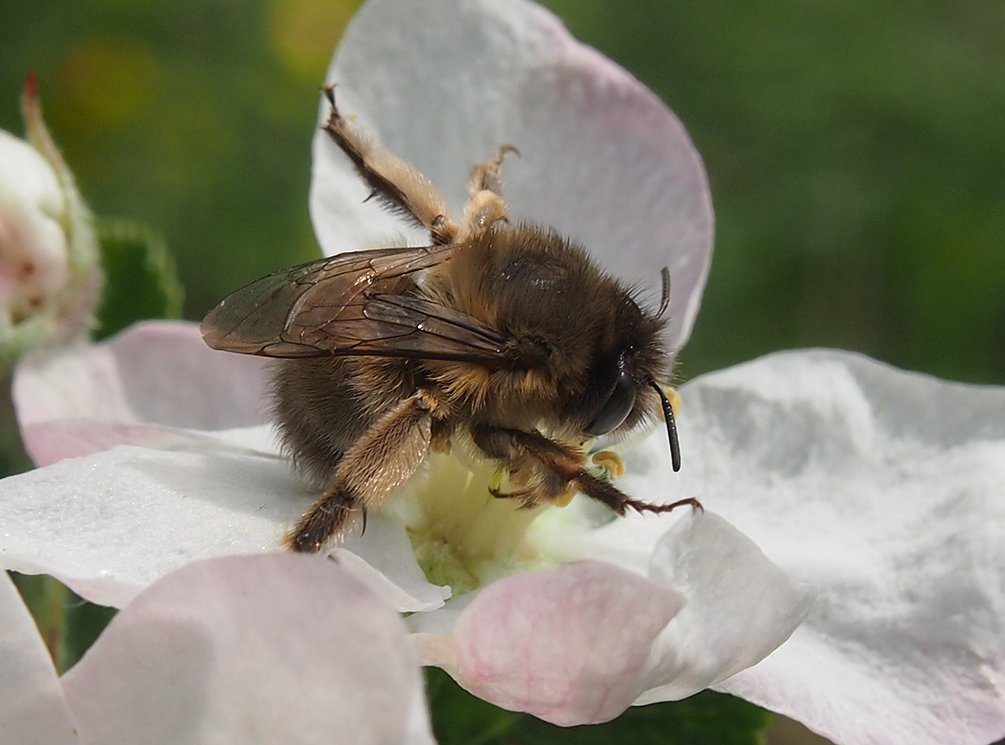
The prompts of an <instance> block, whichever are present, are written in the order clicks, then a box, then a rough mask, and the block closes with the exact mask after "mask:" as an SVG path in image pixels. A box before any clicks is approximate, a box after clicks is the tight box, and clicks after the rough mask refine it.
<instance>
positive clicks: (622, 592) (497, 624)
mask: <svg viewBox="0 0 1005 745" xmlns="http://www.w3.org/2000/svg"><path fill="white" fill-rule="evenodd" d="M683 604H684V598H683V597H682V596H681V595H680V594H679V593H677V592H675V591H674V590H671V589H669V588H667V587H662V586H660V585H657V584H655V583H653V582H650V581H649V580H646V579H644V578H643V577H640V576H638V575H636V574H632V573H630V572H626V571H624V570H621V569H618V568H617V567H614V566H611V565H609V564H604V563H601V562H582V563H578V564H569V565H566V566H563V567H560V568H558V569H551V570H546V571H541V572H531V573H527V574H518V575H514V576H511V577H508V578H506V579H503V580H500V581H498V582H494V583H492V584H491V585H489V586H487V587H486V588H484V589H483V590H481V591H480V592H479V593H478V594H477V596H476V597H475V598H474V599H473V600H472V601H471V602H470V604H468V605H467V607H465V608H464V610H462V611H461V612H460V614H459V616H458V617H457V622H456V625H455V627H454V631H453V638H452V639H451V637H449V636H443V635H435V634H434V635H428V636H424V635H420V636H419V638H418V639H417V649H418V650H419V652H420V655H424V656H425V659H424V660H423V661H424V662H432V663H435V664H440V665H442V666H443V667H445V668H447V669H448V670H449V671H450V673H451V675H453V676H454V677H455V678H456V679H457V681H458V683H460V684H461V685H462V686H463V687H464V688H466V689H467V690H469V691H471V692H472V693H474V694H475V695H477V696H480V697H481V698H484V699H485V700H487V701H490V702H492V703H494V704H496V705H497V706H501V707H503V708H506V709H513V710H516V711H526V712H530V713H531V714H534V715H535V716H537V717H540V718H541V719H544V720H546V721H549V722H553V723H555V724H560V725H573V724H592V723H596V722H605V721H608V720H610V719H613V718H614V717H616V716H618V715H619V714H620V713H622V712H623V711H624V710H625V709H626V708H627V707H628V706H629V705H630V704H631V703H632V701H633V700H634V698H635V696H636V695H637V684H638V675H639V670H640V668H641V667H642V666H643V665H644V663H645V661H646V659H647V657H648V656H649V650H650V647H651V645H652V643H653V640H654V639H655V638H656V637H657V636H658V635H659V633H660V631H661V630H662V629H663V628H664V627H665V626H666V625H667V623H668V622H669V621H670V619H672V618H673V617H674V615H675V614H676V613H677V612H678V611H679V610H680V608H681V606H682V605H683ZM437 658H438V659H437Z"/></svg>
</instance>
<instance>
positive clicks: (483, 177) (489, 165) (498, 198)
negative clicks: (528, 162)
mask: <svg viewBox="0 0 1005 745" xmlns="http://www.w3.org/2000/svg"><path fill="white" fill-rule="evenodd" d="M510 153H517V154H519V151H518V150H517V149H516V148H515V147H513V146H512V145H502V146H501V147H500V148H499V150H498V152H496V154H495V155H494V156H492V157H491V158H489V159H488V160H486V161H485V162H484V163H480V164H478V165H477V166H475V167H474V168H473V169H472V170H471V178H470V180H469V181H468V203H467V204H466V205H465V206H464V220H463V222H462V228H461V235H460V237H461V238H464V237H466V236H468V235H471V234H475V233H481V232H484V231H485V230H488V229H489V228H490V227H491V226H492V225H493V223H496V222H498V221H499V220H505V219H506V215H507V214H508V210H507V208H506V202H505V201H503V198H502V164H503V159H505V157H506V156H507V155H509V154H510Z"/></svg>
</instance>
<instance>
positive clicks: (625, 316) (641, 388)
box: [579, 273, 680, 471]
mask: <svg viewBox="0 0 1005 745" xmlns="http://www.w3.org/2000/svg"><path fill="white" fill-rule="evenodd" d="M665 276H666V275H665V273H664V294H663V297H664V300H663V302H662V303H661V305H660V308H659V310H658V311H657V313H655V314H647V313H646V312H645V311H643V310H642V309H641V308H640V307H639V305H638V303H636V302H635V300H634V299H633V298H632V296H631V293H629V292H625V293H624V296H623V298H621V302H619V303H618V304H617V307H616V308H615V314H614V318H613V333H612V334H611V335H610V336H611V343H609V344H607V345H605V347H604V348H602V349H601V350H599V354H598V355H597V357H596V358H595V361H594V363H593V366H592V369H591V375H590V383H589V385H588V387H587V389H586V391H585V393H584V395H583V398H582V399H581V404H580V409H579V410H580V415H581V416H582V417H583V420H584V421H585V422H586V424H585V425H584V427H583V432H584V433H586V434H588V435H591V436H599V435H606V434H609V433H612V432H613V433H615V434H619V433H622V432H624V433H627V432H630V431H631V430H633V429H635V427H636V426H637V425H638V424H639V423H641V422H642V421H644V420H645V419H646V418H648V417H651V416H653V415H654V414H655V413H656V412H657V411H658V410H659V409H662V414H663V417H664V418H665V420H666V425H667V436H668V439H669V441H670V453H671V457H672V461H673V468H674V470H675V471H677V470H679V469H680V446H679V444H678V441H677V428H676V425H675V423H674V415H673V408H672V407H671V406H670V402H669V400H668V399H667V396H666V394H665V393H664V392H663V390H662V388H660V386H659V383H658V381H659V380H663V379H665V378H666V377H667V373H668V370H667V367H668V359H667V358H668V355H667V353H666V351H665V349H664V347H663V344H662V341H661V340H662V331H663V327H664V324H665V321H664V319H663V313H664V311H665V309H666V306H667V297H668V291H667V288H668V285H667V283H666V279H665Z"/></svg>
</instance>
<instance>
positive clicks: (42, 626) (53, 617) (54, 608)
mask: <svg viewBox="0 0 1005 745" xmlns="http://www.w3.org/2000/svg"><path fill="white" fill-rule="evenodd" d="M11 577H12V578H13V579H14V584H15V585H17V588H18V590H19V591H20V593H21V597H22V598H23V599H24V602H25V605H27V606H28V610H29V611H30V612H31V615H32V618H34V619H35V624H36V625H37V626H38V631H39V634H41V636H42V640H43V641H44V642H45V646H46V647H47V648H48V649H49V654H50V655H51V656H52V659H53V664H54V665H55V666H56V670H58V671H59V672H60V673H63V672H65V671H67V670H69V669H70V668H71V667H73V665H74V664H76V662H77V660H79V659H80V658H81V657H82V656H83V654H84V652H86V651H87V649H88V648H89V647H90V646H91V645H92V644H94V641H95V639H97V638H98V636H99V635H100V634H101V632H102V631H104V629H105V626H107V625H108V622H109V621H111V620H112V616H114V615H115V613H116V610H115V609H114V608H105V607H104V606H101V605H94V604H93V603H88V602H87V601H86V600H83V599H82V598H80V597H78V596H77V595H76V594H75V593H73V592H72V591H71V590H70V589H69V588H67V587H66V586H65V585H63V584H62V583H61V582H60V581H59V580H56V579H53V578H52V577H48V576H46V575H44V574H18V573H16V572H11Z"/></svg>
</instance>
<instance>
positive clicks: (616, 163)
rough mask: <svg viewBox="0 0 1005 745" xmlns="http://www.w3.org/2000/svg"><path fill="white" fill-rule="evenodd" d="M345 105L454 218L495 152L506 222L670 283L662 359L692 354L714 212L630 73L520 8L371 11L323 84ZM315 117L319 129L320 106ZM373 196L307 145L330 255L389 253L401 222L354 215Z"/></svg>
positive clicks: (664, 121)
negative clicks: (439, 196)
mask: <svg viewBox="0 0 1005 745" xmlns="http://www.w3.org/2000/svg"><path fill="white" fill-rule="evenodd" d="M328 79H329V82H335V83H337V84H338V89H337V95H338V98H339V105H340V108H341V109H342V110H343V112H344V113H345V114H347V115H352V116H355V117H358V121H359V122H360V124H361V125H362V126H363V127H365V128H366V129H367V130H368V131H369V132H371V133H373V135H374V136H375V138H376V139H377V141H379V142H380V143H382V144H383V145H384V146H385V147H387V148H388V149H390V150H392V151H394V152H396V153H397V154H399V155H400V156H402V157H403V158H405V159H406V160H408V161H410V162H412V163H414V164H415V165H416V166H417V167H418V168H419V169H420V170H421V171H422V172H423V173H425V174H426V176H428V177H429V178H430V180H431V181H432V182H433V183H434V184H436V185H437V186H438V187H439V188H440V189H441V190H442V191H443V193H444V195H445V197H446V198H447V202H448V204H449V206H450V208H451V210H452V212H453V213H454V214H455V215H459V214H460V212H461V208H462V205H463V204H464V200H465V196H466V186H467V177H468V171H469V169H470V168H471V167H472V166H473V165H474V164H476V163H479V162H482V161H484V160H485V159H486V158H487V157H489V156H490V155H492V154H493V153H494V152H495V151H496V149H497V148H498V147H499V146H500V145H501V144H503V143H510V144H513V145H515V146H517V147H518V148H519V150H520V157H519V158H517V157H511V158H509V159H508V160H507V161H506V164H505V166H504V171H503V180H504V192H505V197H506V199H507V201H508V202H509V204H510V207H511V216H512V217H513V218H514V219H516V220H531V221H534V222H538V223H541V224H544V225H548V226H552V227H554V228H556V229H557V230H559V231H560V232H562V233H564V234H566V235H568V236H570V237H572V238H575V239H577V240H579V241H580V242H582V243H583V244H584V245H585V246H586V247H587V248H588V249H589V251H590V252H591V253H592V254H593V255H594V256H595V257H596V258H597V259H598V260H599V261H600V262H601V263H602V264H603V265H605V266H606V267H607V268H608V270H609V271H612V272H614V273H616V274H618V275H619V276H621V277H623V278H624V279H625V280H626V281H628V282H630V283H637V284H638V285H640V286H642V287H647V288H651V289H652V293H653V294H652V297H653V298H654V299H655V300H658V297H659V272H660V269H661V268H662V267H663V266H664V265H665V266H669V268H670V270H671V274H672V276H673V288H674V292H673V298H672V301H671V307H670V314H671V317H672V318H673V321H674V323H673V326H672V330H671V344H672V348H674V349H677V348H680V346H682V345H683V343H684V342H685V341H686V339H687V336H688V334H689V333H690V329H691V326H692V324H693V322H694V316H695V313H696V311H697V308H698V304H699V301H700V297H701V293H702V290H703V288H704V284H705V278H706V275H707V273H708V268H709V262H710V259H711V245H712V210H711V201H710V196H709V190H708V185H707V183H706V177H705V172H704V168H703V166H702V164H701V161H700V158H699V157H698V155H697V153H696V151H695V150H694V148H693V146H692V145H691V142H690V140H689V139H688V137H687V134H686V133H685V131H684V129H683V127H682V126H681V124H680V122H679V121H678V120H677V119H676V118H675V117H674V115H673V114H672V113H671V112H670V111H669V110H668V109H667V108H666V106H664V105H663V104H662V103H661V102H660V101H659V100H658V99H657V98H656V97H655V96H654V95H653V93H652V92H651V91H649V90H648V89H646V88H645V87H644V86H643V85H642V84H641V83H639V82H638V81H637V80H636V79H634V78H633V77H632V76H631V75H630V74H629V73H627V72H626V71H625V70H623V69H622V68H620V67H618V66H617V65H615V64H614V63H613V62H611V61H610V60H607V59H605V58H604V57H602V56H601V55H599V54H598V53H597V52H595V51H594V50H592V49H590V48H588V47H586V46H584V45H582V44H580V43H578V42H577V41H576V40H575V39H573V38H572V37H571V36H570V35H569V33H568V32H567V31H566V29H565V28H564V27H563V26H562V24H561V22H560V21H559V20H558V19H557V18H555V17H554V16H553V15H551V14H550V13H548V12H547V11H545V10H543V9H542V8H540V7H538V6H536V5H532V4H530V3H526V2H522V1H521V0H427V1H425V2H422V3H412V2H407V1H403V0H371V2H368V3H367V4H366V5H365V6H364V7H363V8H362V9H361V10H360V11H359V13H357V15H356V16H355V17H354V19H353V21H352V23H351V24H350V26H349V28H348V29H347V31H346V33H345V35H344V37H343V40H342V43H341V45H340V47H339V49H338V51H337V53H336V57H335V60H334V62H333V64H332V67H331V68H330V69H329V72H328ZM321 116H322V117H326V116H327V110H326V106H325V105H322V107H321ZM366 196H367V188H366V187H365V186H364V185H363V184H362V183H361V182H360V180H359V178H358V177H357V176H356V175H355V173H354V172H353V171H352V169H351V167H350V165H349V163H348V161H347V160H346V158H345V156H344V155H342V154H341V153H339V152H338V151H337V149H336V148H335V146H334V145H333V144H332V143H331V142H330V140H329V139H328V137H327V136H326V135H325V134H324V133H322V132H318V133H317V134H316V135H315V140H314V177H313V182H312V189H311V200H310V201H311V214H312V216H313V218H314V226H315V230H316V232H317V234H318V237H319V239H320V241H321V245H322V246H323V247H324V249H325V252H326V253H329V254H331V253H338V252H341V251H346V250H352V249H358V248H362V247H366V246H373V245H379V244H387V243H388V242H389V240H390V239H392V238H393V237H394V236H396V235H402V234H404V235H405V236H407V237H408V238H409V239H410V240H412V241H415V242H419V243H422V242H427V241H428V236H427V235H423V234H422V233H421V232H418V231H415V230H412V231H411V232H409V231H408V230H406V228H405V224H404V223H403V222H401V221H400V220H397V219H394V218H393V217H391V216H389V215H387V214H384V213H382V211H381V210H380V208H379V207H378V206H377V205H375V204H374V203H369V204H363V201H364V199H365V198H366Z"/></svg>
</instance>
